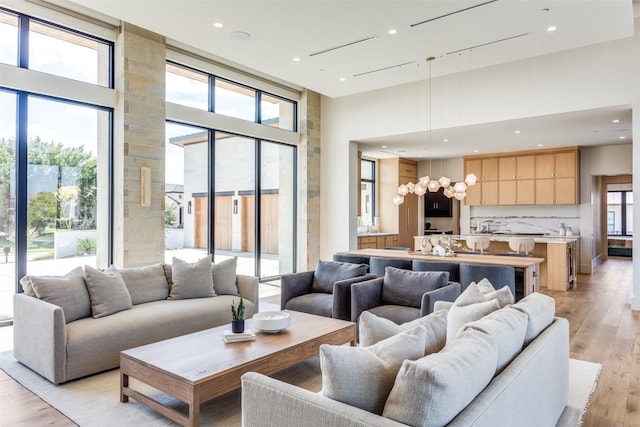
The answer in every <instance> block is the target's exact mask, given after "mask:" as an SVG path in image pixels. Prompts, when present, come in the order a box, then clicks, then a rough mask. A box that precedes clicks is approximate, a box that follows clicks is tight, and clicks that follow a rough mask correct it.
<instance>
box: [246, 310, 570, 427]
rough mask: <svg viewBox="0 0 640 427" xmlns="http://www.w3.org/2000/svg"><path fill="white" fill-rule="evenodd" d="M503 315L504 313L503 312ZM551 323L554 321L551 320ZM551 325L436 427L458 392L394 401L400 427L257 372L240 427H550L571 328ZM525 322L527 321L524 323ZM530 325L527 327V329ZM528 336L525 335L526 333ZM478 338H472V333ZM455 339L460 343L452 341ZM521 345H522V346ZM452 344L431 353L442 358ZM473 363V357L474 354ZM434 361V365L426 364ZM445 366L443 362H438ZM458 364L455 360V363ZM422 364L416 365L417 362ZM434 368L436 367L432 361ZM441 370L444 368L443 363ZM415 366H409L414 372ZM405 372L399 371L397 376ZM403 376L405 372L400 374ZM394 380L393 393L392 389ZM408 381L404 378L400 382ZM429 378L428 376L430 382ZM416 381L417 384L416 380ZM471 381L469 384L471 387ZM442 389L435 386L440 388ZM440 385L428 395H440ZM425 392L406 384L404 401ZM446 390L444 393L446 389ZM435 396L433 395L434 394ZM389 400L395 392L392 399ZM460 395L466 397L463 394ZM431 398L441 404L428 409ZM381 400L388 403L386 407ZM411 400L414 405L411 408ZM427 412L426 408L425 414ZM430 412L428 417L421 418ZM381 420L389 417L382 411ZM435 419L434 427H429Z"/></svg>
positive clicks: (564, 384) (563, 388) (562, 386)
mask: <svg viewBox="0 0 640 427" xmlns="http://www.w3.org/2000/svg"><path fill="white" fill-rule="evenodd" d="M502 310H509V308H504V309H502ZM552 316H553V315H552ZM549 320H550V321H551V324H550V325H548V326H546V327H545V328H544V330H543V331H542V332H540V333H539V334H538V335H536V336H535V337H534V338H533V339H532V340H531V341H529V342H528V343H527V344H526V346H525V347H524V349H522V350H521V351H520V352H519V353H516V356H515V358H513V359H512V360H511V361H510V362H509V363H508V364H507V365H506V366H505V367H504V369H502V370H500V371H498V373H497V374H494V375H495V376H493V378H491V379H490V380H489V383H488V385H486V387H481V388H480V390H481V391H479V393H478V394H476V395H475V397H473V395H472V396H471V399H472V400H470V403H468V404H464V403H463V404H462V405H461V406H462V409H461V410H459V412H458V410H457V409H456V410H455V411H456V412H454V413H453V414H452V415H451V416H449V415H447V416H445V417H444V418H445V419H448V420H449V421H444V422H440V421H441V418H442V417H440V415H439V414H438V413H439V412H442V411H451V406H452V405H453V402H454V401H456V400H458V399H459V396H458V393H453V394H447V393H446V392H445V393H440V394H441V395H440V396H438V397H434V395H435V394H431V395H429V394H427V395H426V397H425V396H421V395H420V396H418V397H416V398H413V399H412V398H411V397H409V396H407V395H404V396H402V397H403V398H402V399H400V400H399V401H398V400H397V399H396V401H395V402H394V403H395V405H399V406H400V407H399V408H398V407H396V411H395V412H396V414H398V413H399V414H410V415H409V416H407V418H413V420H412V422H410V423H407V424H403V423H401V422H398V421H397V420H393V419H390V418H385V417H383V416H382V415H378V414H375V413H372V412H369V411H366V410H363V409H360V408H358V407H355V406H351V405H349V404H346V403H343V402H340V401H337V400H332V399H329V398H328V397H325V396H324V395H323V394H322V393H313V392H310V391H308V390H305V389H302V388H299V387H296V386H294V385H291V384H287V383H284V382H281V381H278V380H276V379H273V378H271V377H268V376H264V375H261V374H258V373H255V372H251V373H247V374H245V375H244V376H243V377H242V421H243V425H248V426H252V427H267V426H273V425H277V426H279V427H322V426H345V427H346V426H349V427H356V426H359V427H365V426H366V427H375V426H404V425H414V426H436V425H448V426H465V427H467V426H487V427H489V426H491V427H495V426H554V425H555V424H556V422H557V420H558V418H559V417H560V416H561V414H562V412H563V410H564V407H565V406H566V404H567V399H568V389H569V378H568V376H569V374H568V372H569V325H568V322H567V320H566V319H562V318H554V317H551V318H549ZM529 322H531V321H529ZM529 326H531V323H530V325H529ZM527 333H529V332H527ZM476 335H478V334H476ZM456 339H459V336H458V338H456ZM525 342H526V341H525ZM450 345H453V344H447V346H446V347H445V348H444V349H443V350H441V351H440V352H439V353H435V354H436V355H437V356H440V355H441V354H443V352H445V354H446V351H447V349H448V348H450ZM468 354H473V355H474V356H472V357H471V358H472V359H473V358H476V357H477V353H468ZM432 360H433V359H432ZM436 360H440V363H442V362H443V359H442V358H441V357H440V359H438V358H436ZM455 360H457V359H455ZM418 362H420V361H417V362H416V363H418ZM436 363H437V362H436ZM444 363H445V364H446V361H445V362H444ZM414 366H415V365H414ZM403 370H405V365H403V368H402V369H401V370H400V372H402V371H403ZM406 372H407V371H405V373H406ZM444 372H449V374H452V372H455V373H454V374H452V375H443V376H440V377H439V380H443V381H444V382H446V381H447V380H451V377H454V378H455V377H456V374H457V373H459V372H460V371H456V369H455V368H454V370H453V371H451V370H449V371H446V370H445V371H444ZM475 374H477V372H475V373H468V372H464V371H463V374H462V378H457V379H455V382H457V384H456V385H455V386H454V387H453V388H454V389H455V387H458V388H459V387H461V386H462V387H463V389H464V388H466V387H467V386H468V384H470V383H473V380H471V381H470V379H471V378H473V377H474V376H475ZM398 378H403V377H401V376H400V374H399V375H398V377H396V383H395V384H394V390H395V389H396V387H397V386H398V381H399V380H398ZM404 378H406V377H404ZM426 378H427V377H424V376H418V377H417V381H422V382H425V381H431V380H427V379H426ZM430 378H433V377H430ZM414 380H416V379H415V378H414ZM469 381H470V382H469ZM441 385H442V384H440V385H439V386H441ZM439 386H436V387H434V388H433V389H432V390H441V389H438V387H439ZM423 387H424V388H426V389H429V387H431V386H423V385H422V384H414V383H411V384H408V385H406V386H404V388H405V389H406V391H407V392H408V393H409V394H419V391H418V390H420V389H422V388H423ZM445 389H446V387H445ZM434 393H436V392H434ZM392 394H393V393H392ZM462 394H464V393H462ZM434 399H436V401H438V402H439V403H436V404H434ZM390 400H391V397H389V400H387V404H389V401H390ZM412 400H413V401H412ZM427 407H429V409H425V408H427ZM429 410H430V411H431V413H430V415H429V416H426V415H424V416H423V414H426V412H427V411H429ZM384 414H388V413H387V406H386V405H385V410H384ZM438 419H440V421H435V420H438Z"/></svg>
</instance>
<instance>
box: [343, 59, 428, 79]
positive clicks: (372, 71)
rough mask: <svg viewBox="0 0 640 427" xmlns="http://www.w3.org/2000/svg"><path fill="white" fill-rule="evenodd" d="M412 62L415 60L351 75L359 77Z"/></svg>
mask: <svg viewBox="0 0 640 427" xmlns="http://www.w3.org/2000/svg"><path fill="white" fill-rule="evenodd" d="M414 62H416V61H409V62H403V63H402V64H396V65H390V66H388V67H384V68H378V69H377V70H371V71H365V72H364V73H358V74H354V75H353V77H361V76H365V75H367V74H373V73H378V72H380V71H385V70H390V69H392V68H399V67H403V66H405V65H409V64H413V63H414Z"/></svg>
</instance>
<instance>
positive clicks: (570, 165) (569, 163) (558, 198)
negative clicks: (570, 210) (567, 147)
mask: <svg viewBox="0 0 640 427" xmlns="http://www.w3.org/2000/svg"><path fill="white" fill-rule="evenodd" d="M535 194H536V204H538V205H562V204H576V203H578V194H579V192H578V151H577V150H574V151H567V152H558V153H551V154H544V155H537V156H536V188H535Z"/></svg>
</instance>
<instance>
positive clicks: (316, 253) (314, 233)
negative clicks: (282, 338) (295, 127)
mask: <svg viewBox="0 0 640 427" xmlns="http://www.w3.org/2000/svg"><path fill="white" fill-rule="evenodd" d="M320 100H321V97H320V94H318V93H316V92H313V91H310V90H304V91H303V93H302V96H301V99H300V103H299V104H298V107H299V109H298V110H299V111H298V114H299V117H300V129H299V131H300V145H299V146H298V242H297V245H298V246H297V250H298V271H307V270H313V269H314V268H315V266H316V263H317V262H318V260H319V259H320V135H321V127H320V124H321V120H320V119H321V117H320Z"/></svg>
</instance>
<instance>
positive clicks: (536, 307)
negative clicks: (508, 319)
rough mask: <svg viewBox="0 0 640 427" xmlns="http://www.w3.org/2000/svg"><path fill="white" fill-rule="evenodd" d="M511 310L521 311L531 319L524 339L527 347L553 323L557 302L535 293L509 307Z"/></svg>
mask: <svg viewBox="0 0 640 427" xmlns="http://www.w3.org/2000/svg"><path fill="white" fill-rule="evenodd" d="M509 308H512V309H515V310H519V311H521V312H523V313H525V314H526V315H527V316H528V317H529V321H528V323H527V333H526V335H525V337H524V345H525V346H527V345H528V344H529V343H530V342H531V341H533V340H534V339H536V337H537V336H538V335H540V333H541V332H542V331H544V330H545V329H546V328H547V326H549V325H550V324H551V323H552V322H553V316H555V312H556V300H554V299H553V298H551V297H549V296H547V295H543V294H540V293H538V292H534V293H532V294H529V295H527V296H526V297H524V298H522V299H521V300H520V301H518V303H517V304H513V305H511V306H509Z"/></svg>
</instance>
